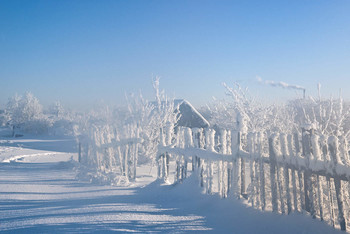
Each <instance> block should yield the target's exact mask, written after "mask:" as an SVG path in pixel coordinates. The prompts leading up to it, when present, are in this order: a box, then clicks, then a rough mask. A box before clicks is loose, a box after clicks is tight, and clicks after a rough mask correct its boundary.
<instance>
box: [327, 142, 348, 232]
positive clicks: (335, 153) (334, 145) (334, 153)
mask: <svg viewBox="0 0 350 234" xmlns="http://www.w3.org/2000/svg"><path fill="white" fill-rule="evenodd" d="M328 147H329V152H330V155H331V161H332V166H333V172H334V175H336V167H337V165H338V164H342V163H341V161H340V156H339V145H338V138H336V137H335V136H330V137H329V138H328ZM334 187H335V193H336V197H337V204H338V221H339V224H340V229H341V230H343V231H345V230H346V220H345V216H344V204H343V194H342V189H341V180H340V179H339V178H338V177H336V176H335V177H334Z"/></svg>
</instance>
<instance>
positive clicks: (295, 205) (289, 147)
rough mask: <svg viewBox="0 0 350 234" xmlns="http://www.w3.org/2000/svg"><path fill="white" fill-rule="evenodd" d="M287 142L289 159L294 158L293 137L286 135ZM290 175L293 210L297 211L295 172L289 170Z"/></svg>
mask: <svg viewBox="0 0 350 234" xmlns="http://www.w3.org/2000/svg"><path fill="white" fill-rule="evenodd" d="M287 141H288V152H289V157H293V158H295V157H296V155H295V153H294V151H293V142H294V141H293V136H292V135H288V136H287ZM291 173H292V186H293V205H294V210H295V211H298V198H297V183H296V179H295V170H294V169H292V170H291Z"/></svg>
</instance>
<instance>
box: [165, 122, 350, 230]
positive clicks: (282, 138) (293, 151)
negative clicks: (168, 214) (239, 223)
mask: <svg viewBox="0 0 350 234" xmlns="http://www.w3.org/2000/svg"><path fill="white" fill-rule="evenodd" d="M163 131H164V132H163V134H162V135H161V139H160V145H159V147H158V177H159V178H162V179H164V180H166V181H170V180H171V178H170V175H172V174H174V183H179V182H181V181H183V180H184V179H185V178H186V177H187V176H188V175H189V174H190V173H195V174H196V175H197V176H198V177H199V183H200V186H201V187H202V188H203V190H204V191H205V192H206V193H208V194H213V193H217V194H219V195H220V196H221V197H223V198H225V197H228V196H235V197H237V198H239V199H241V198H245V199H248V201H249V203H250V204H251V205H252V207H254V208H257V209H261V210H272V211H273V212H278V213H282V214H290V213H291V212H307V213H309V214H310V215H311V216H312V217H313V218H319V219H320V220H322V221H326V222H327V223H328V224H330V225H332V226H333V227H336V228H340V229H341V230H346V229H347V223H348V221H349V220H348V219H347V217H349V216H350V215H349V214H350V204H349V203H350V199H349V195H350V194H349V190H350V183H349V178H350V160H349V153H348V148H347V144H346V141H345V139H343V138H342V137H336V136H329V137H328V136H317V135H315V134H314V131H313V130H312V129H303V130H302V135H301V136H300V135H298V134H293V135H287V134H283V133H282V134H273V135H270V136H266V134H264V133H248V134H242V133H241V132H235V131H227V130H222V131H218V132H215V131H214V130H213V129H192V130H191V129H189V128H183V127H180V128H179V129H178V131H177V134H176V135H173V136H172V137H171V136H170V134H169V133H168V131H172V130H171V129H164V130H163ZM172 163H173V164H175V165H174V166H173V167H172V166H171V164H172ZM190 165H191V170H189V168H190V167H189V166H190ZM172 168H173V172H172V171H171V169H172Z"/></svg>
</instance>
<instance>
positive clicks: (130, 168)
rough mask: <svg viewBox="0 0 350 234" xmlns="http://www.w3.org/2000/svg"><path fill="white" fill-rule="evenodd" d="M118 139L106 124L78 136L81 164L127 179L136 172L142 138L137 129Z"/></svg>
mask: <svg viewBox="0 0 350 234" xmlns="http://www.w3.org/2000/svg"><path fill="white" fill-rule="evenodd" d="M129 136H132V137H129V138H123V139H119V137H118V135H117V134H116V133H114V132H113V131H111V130H110V129H109V128H108V127H107V126H105V127H92V128H91V131H90V133H89V134H87V135H81V136H79V137H78V157H79V159H78V160H79V162H80V163H81V164H82V165H85V166H87V167H88V168H90V169H94V170H96V171H98V172H101V173H103V174H108V173H116V174H118V175H121V176H123V178H125V179H126V180H127V181H129V180H131V181H134V180H135V179H136V174H137V163H138V151H139V146H140V143H142V142H143V140H142V139H141V138H140V137H139V131H138V129H136V131H135V132H132V133H129Z"/></svg>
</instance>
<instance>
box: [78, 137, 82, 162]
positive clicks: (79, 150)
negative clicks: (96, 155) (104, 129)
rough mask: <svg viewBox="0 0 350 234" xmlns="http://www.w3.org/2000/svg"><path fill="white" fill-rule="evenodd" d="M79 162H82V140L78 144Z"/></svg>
mask: <svg viewBox="0 0 350 234" xmlns="http://www.w3.org/2000/svg"><path fill="white" fill-rule="evenodd" d="M78 162H79V163H81V142H80V141H79V146H78Z"/></svg>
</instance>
